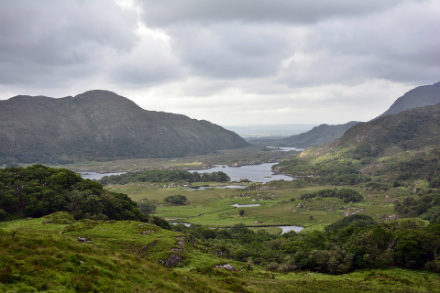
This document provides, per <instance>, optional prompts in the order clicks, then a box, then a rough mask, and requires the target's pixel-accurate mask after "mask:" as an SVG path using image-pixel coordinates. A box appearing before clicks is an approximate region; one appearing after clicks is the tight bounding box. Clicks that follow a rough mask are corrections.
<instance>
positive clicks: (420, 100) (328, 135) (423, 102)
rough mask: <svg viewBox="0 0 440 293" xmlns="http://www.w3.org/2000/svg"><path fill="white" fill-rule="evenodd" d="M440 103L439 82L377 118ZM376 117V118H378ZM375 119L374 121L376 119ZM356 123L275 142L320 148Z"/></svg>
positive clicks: (416, 90) (409, 95)
mask: <svg viewBox="0 0 440 293" xmlns="http://www.w3.org/2000/svg"><path fill="white" fill-rule="evenodd" d="M439 103H440V82H437V83H435V84H433V85H424V86H419V87H416V88H414V89H412V90H410V91H408V92H407V93H405V94H404V95H403V96H402V97H400V98H398V99H397V100H396V101H395V102H394V103H393V104H392V105H391V107H390V108H389V109H388V110H387V111H385V112H384V113H383V114H382V115H380V116H379V117H383V116H387V115H392V114H397V113H400V112H403V111H406V110H410V109H414V108H419V107H425V106H429V105H436V104H439ZM379 117H377V118H379ZM377 118H375V119H377ZM357 123H358V122H355V121H352V122H349V123H346V124H342V125H327V124H321V125H319V126H317V127H314V128H313V129H312V130H309V131H307V132H304V133H301V134H297V135H293V136H289V137H287V138H283V139H281V140H279V141H277V142H276V144H277V145H280V146H293V147H299V148H306V147H313V146H320V145H323V144H325V143H329V142H331V141H333V140H335V139H338V138H340V137H342V136H343V135H344V133H345V132H346V131H347V130H349V129H350V128H351V127H352V126H354V125H356V124H357Z"/></svg>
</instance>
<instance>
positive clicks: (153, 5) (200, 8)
mask: <svg viewBox="0 0 440 293" xmlns="http://www.w3.org/2000/svg"><path fill="white" fill-rule="evenodd" d="M401 2H402V1H401V0H387V1H382V0H369V1H353V0H332V1H328V0H240V1H237V0H209V1H206V0H187V1H175V0H161V1H156V0H147V1H144V0H139V4H140V5H141V6H142V7H143V13H144V20H145V22H146V23H148V24H150V25H157V26H163V25H165V26H166V25H169V24H176V23H182V22H203V23H212V22H222V21H241V22H262V21H266V22H289V23H311V22H317V21H320V20H324V19H329V18H333V17H339V16H357V15H363V14H366V13H372V12H376V11H380V10H383V9H386V8H388V7H391V6H394V5H396V4H397V3H401Z"/></svg>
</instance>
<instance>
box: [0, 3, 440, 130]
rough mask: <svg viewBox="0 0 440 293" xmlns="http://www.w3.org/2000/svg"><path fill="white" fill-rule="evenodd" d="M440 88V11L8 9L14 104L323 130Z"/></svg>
mask: <svg viewBox="0 0 440 293" xmlns="http://www.w3.org/2000/svg"><path fill="white" fill-rule="evenodd" d="M438 81H440V1H438V0H426V1H423V0H408V1H405V0H362V1H361V0H358V1H355V0H142V1H141V0H138V1H136V0H130V1H126V0H117V1H110V0H90V1H87V0H77V1H76V0H56V1H55V0H27V1H26V0H0V99H8V98H10V97H12V96H15V95H18V94H27V95H45V96H50V97H55V98H61V97H65V96H70V95H72V96H74V95H77V94H80V93H82V92H85V91H88V90H92V89H106V90H111V91H114V92H116V93H118V94H120V95H122V96H125V97H127V98H129V99H132V100H133V101H134V102H136V103H137V104H138V105H139V106H141V107H142V108H144V109H147V110H155V111H166V112H172V113H179V114H185V115H187V116H189V117H191V118H196V119H205V120H208V121H211V122H214V123H217V124H220V125H223V126H232V125H233V126H245V125H263V124H290V123H292V124H301V123H303V124H316V125H317V124H321V123H329V124H339V123H346V122H348V121H352V120H356V121H367V120H370V119H372V118H374V117H376V116H378V115H379V114H381V113H383V112H384V111H385V110H387V109H388V107H389V106H390V105H391V104H392V103H393V102H394V101H395V100H396V99H397V98H398V97H400V96H402V95H403V94H404V93H405V92H406V91H408V90H410V89H412V88H414V87H416V86H419V85H425V84H433V83H435V82H438ZM0 119H1V118H0Z"/></svg>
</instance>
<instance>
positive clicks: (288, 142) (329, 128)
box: [277, 121, 359, 148]
mask: <svg viewBox="0 0 440 293" xmlns="http://www.w3.org/2000/svg"><path fill="white" fill-rule="evenodd" d="M357 123H359V122H357V121H351V122H348V123H346V124H341V125H328V124H321V125H319V126H316V127H313V129H311V130H309V131H307V132H304V133H301V134H297V135H293V136H289V137H286V138H283V139H281V140H279V141H278V143H277V144H278V145H282V146H289V147H296V148H306V147H310V146H320V145H322V144H325V143H328V142H331V141H333V140H335V139H337V138H340V137H341V136H342V135H344V133H345V132H346V131H347V130H348V129H350V128H351V127H352V126H354V125H356V124H357Z"/></svg>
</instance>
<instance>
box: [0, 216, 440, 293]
mask: <svg viewBox="0 0 440 293" xmlns="http://www.w3.org/2000/svg"><path fill="white" fill-rule="evenodd" d="M45 222H47V221H46V220H45V219H33V220H19V221H13V222H4V223H1V224H0V291H1V292H293V291H295V292H440V289H438V288H440V286H439V285H440V280H439V278H438V274H431V273H426V272H413V271H406V270H385V271H382V270H374V271H362V272H356V273H353V274H347V275H342V276H329V275H323V274H317V273H307V272H300V273H289V274H275V273H271V272H266V271H263V270H261V269H260V268H258V267H254V268H253V270H245V268H246V267H247V266H246V264H240V263H237V262H230V263H231V264H232V265H233V266H234V267H235V268H237V269H238V270H239V271H237V272H229V271H226V270H222V269H215V268H213V266H214V265H216V264H222V263H225V262H226V261H225V260H222V259H218V258H216V257H215V256H213V255H210V254H207V253H206V252H202V251H200V250H199V249H197V247H196V246H197V245H196V246H193V245H191V244H189V243H187V242H185V248H184V249H183V250H182V252H181V255H182V256H183V259H184V260H183V262H182V263H181V265H180V266H179V267H177V268H166V267H164V266H162V265H160V264H158V259H161V258H164V257H166V255H167V254H169V253H170V250H171V249H176V248H178V247H179V244H178V243H179V241H181V239H182V237H183V236H182V235H180V234H178V233H175V232H170V231H164V230H162V229H160V228H157V227H155V226H146V225H145V224H143V223H138V222H130V221H127V222H90V221H82V222H74V223H71V224H55V223H47V224H44V223H45ZM60 232H63V233H60ZM79 235H81V236H87V237H88V238H90V239H92V240H93V242H92V243H93V244H89V243H81V242H78V241H76V237H77V236H79ZM152 243H156V245H152ZM180 245H181V244H180ZM146 246H147V247H148V248H147V249H146V250H144V251H142V248H143V247H146Z"/></svg>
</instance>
